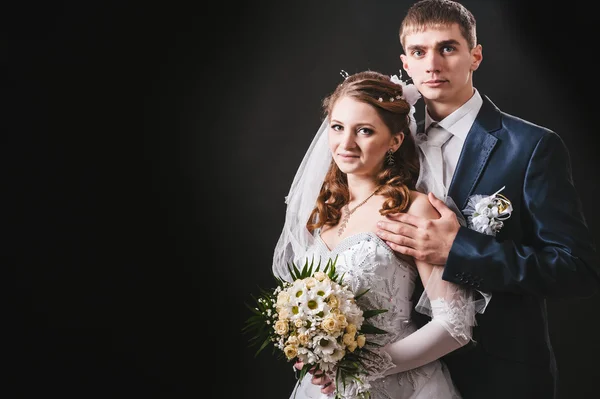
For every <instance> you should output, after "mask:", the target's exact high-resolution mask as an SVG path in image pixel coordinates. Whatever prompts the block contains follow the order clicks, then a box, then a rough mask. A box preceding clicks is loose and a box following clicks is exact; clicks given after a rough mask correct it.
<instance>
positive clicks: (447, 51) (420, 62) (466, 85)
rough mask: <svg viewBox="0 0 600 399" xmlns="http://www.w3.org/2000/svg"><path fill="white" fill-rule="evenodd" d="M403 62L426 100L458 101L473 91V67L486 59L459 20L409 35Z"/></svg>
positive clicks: (455, 103)
mask: <svg viewBox="0 0 600 399" xmlns="http://www.w3.org/2000/svg"><path fill="white" fill-rule="evenodd" d="M404 49H405V52H406V54H402V55H401V56H400V58H401V59H402V66H403V68H404V70H405V71H406V73H407V74H408V75H409V76H410V77H411V78H412V79H413V83H414V84H415V85H416V86H417V89H419V91H420V92H421V94H422V95H423V97H424V99H425V100H426V102H428V101H432V102H439V103H444V104H446V105H456V108H458V107H459V106H460V105H462V104H464V103H465V102H466V101H467V100H468V99H469V98H471V96H472V95H473V78H472V74H473V71H474V70H476V69H477V68H478V67H479V63H480V62H481V59H482V54H481V46H480V45H477V46H476V47H475V48H473V49H469V46H468V44H467V40H466V39H465V38H464V37H463V35H462V34H461V32H460V29H459V27H458V24H452V25H450V26H437V27H435V28H426V29H425V30H422V31H416V32H412V33H409V34H407V35H406V37H405V40H404Z"/></svg>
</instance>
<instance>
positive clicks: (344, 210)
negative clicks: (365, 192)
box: [337, 187, 380, 237]
mask: <svg viewBox="0 0 600 399" xmlns="http://www.w3.org/2000/svg"><path fill="white" fill-rule="evenodd" d="M379 189H380V187H377V188H376V189H375V191H373V192H372V193H371V195H369V196H368V197H367V198H365V199H364V200H362V202H361V203H360V204H358V205H356V206H355V207H354V208H352V209H350V207H348V204H346V205H344V207H343V208H342V213H343V214H344V216H343V218H342V222H341V223H340V227H339V228H338V234H337V235H338V237H339V236H341V235H342V233H343V232H344V229H345V228H346V225H347V224H348V220H350V215H352V214H353V213H354V211H356V210H357V209H358V208H359V207H360V206H362V205H364V204H365V202H367V201H368V200H369V198H371V197H372V196H374V195H375V194H376V193H377V191H379Z"/></svg>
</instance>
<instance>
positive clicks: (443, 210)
mask: <svg viewBox="0 0 600 399" xmlns="http://www.w3.org/2000/svg"><path fill="white" fill-rule="evenodd" d="M427 196H428V198H429V202H430V203H431V205H433V207H434V208H435V209H437V211H438V212H439V213H440V215H441V216H442V217H444V216H448V215H450V214H452V215H454V212H453V211H452V209H450V208H448V205H446V204H445V203H444V201H442V200H440V199H439V198H437V197H436V196H435V194H433V193H429V194H428V195H427Z"/></svg>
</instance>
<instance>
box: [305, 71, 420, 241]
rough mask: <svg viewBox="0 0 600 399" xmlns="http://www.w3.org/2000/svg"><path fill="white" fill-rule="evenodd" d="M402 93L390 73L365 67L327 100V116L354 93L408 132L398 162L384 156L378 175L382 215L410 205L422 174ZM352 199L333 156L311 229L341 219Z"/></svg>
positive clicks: (396, 128) (389, 123) (391, 125)
mask: <svg viewBox="0 0 600 399" xmlns="http://www.w3.org/2000/svg"><path fill="white" fill-rule="evenodd" d="M398 96H402V86H400V85H397V84H395V83H393V82H392V81H391V80H390V77H389V76H387V75H384V74H381V73H379V72H375V71H364V72H359V73H356V74H354V75H350V76H349V77H348V78H346V80H344V81H343V82H342V83H340V84H339V85H338V86H337V88H336V89H335V91H334V92H333V93H332V94H331V95H330V96H328V97H326V98H325V99H324V100H323V112H324V116H325V118H327V117H328V116H329V115H331V110H332V109H333V106H334V105H335V103H336V102H337V101H338V100H339V99H340V98H342V97H351V98H353V99H355V100H358V101H361V102H363V103H366V104H369V105H371V106H372V107H373V108H375V110H376V111H377V113H378V114H379V117H380V118H381V119H382V120H383V122H384V123H385V125H386V126H387V127H388V128H389V129H390V132H392V134H397V133H400V132H402V133H404V141H403V142H402V145H401V146H400V148H399V149H398V150H397V151H396V152H395V153H394V155H393V157H394V161H395V162H394V163H393V165H390V164H389V163H388V162H385V161H384V159H382V160H381V162H382V163H383V169H382V170H381V171H380V172H379V174H378V175H377V177H376V180H377V184H378V186H379V190H378V191H377V194H379V195H383V196H384V197H385V198H386V199H385V201H384V202H383V206H382V208H381V209H380V210H379V213H380V214H381V215H387V214H389V213H395V212H403V211H404V210H406V209H407V208H408V206H409V204H410V190H414V189H415V184H416V182H417V177H418V174H419V156H418V154H417V150H416V146H415V141H414V138H413V137H412V135H411V134H410V131H409V116H408V115H409V111H410V105H409V104H408V103H407V102H406V101H405V100H404V99H398V98H397V97H398ZM380 99H381V101H380ZM391 99H394V100H393V101H391ZM349 200H350V195H349V192H348V180H347V177H346V174H345V173H342V171H341V170H340V169H339V168H338V166H337V165H336V163H335V161H333V160H332V161H331V165H330V166H329V170H328V171H327V175H326V176H325V180H324V181H323V185H322V186H321V191H320V193H319V197H318V198H317V204H316V206H315V208H314V209H313V211H312V213H311V216H310V218H309V219H308V223H307V224H306V227H307V228H308V230H309V231H310V232H311V233H312V232H313V231H314V230H315V229H317V228H320V227H323V226H325V225H328V226H335V225H336V224H337V223H338V222H339V220H340V217H341V209H342V207H343V206H344V205H345V204H346V203H348V201H349Z"/></svg>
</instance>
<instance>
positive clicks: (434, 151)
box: [419, 123, 452, 200]
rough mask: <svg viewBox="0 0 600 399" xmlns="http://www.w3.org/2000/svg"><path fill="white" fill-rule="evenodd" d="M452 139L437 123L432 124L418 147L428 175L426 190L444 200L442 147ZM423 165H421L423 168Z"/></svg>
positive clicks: (445, 193)
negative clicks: (424, 160) (423, 158)
mask: <svg viewBox="0 0 600 399" xmlns="http://www.w3.org/2000/svg"><path fill="white" fill-rule="evenodd" d="M451 137H452V133H450V132H448V131H447V130H446V129H443V128H440V127H438V125H437V123H432V124H431V125H430V126H429V128H428V129H427V135H426V136H425V137H423V138H422V141H420V143H419V147H421V150H422V151H423V154H424V155H425V159H426V161H427V165H428V166H429V173H425V175H430V176H429V178H428V179H426V181H425V183H426V185H427V187H426V189H427V190H428V191H431V192H433V193H434V194H435V196H436V197H438V198H440V199H442V200H444V199H445V198H446V195H447V194H448V189H447V187H446V186H445V185H444V158H443V155H442V146H443V145H444V144H445V143H446V142H447V141H448V140H449V139H450V138H451ZM424 166H425V165H421V168H423V167H424Z"/></svg>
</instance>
